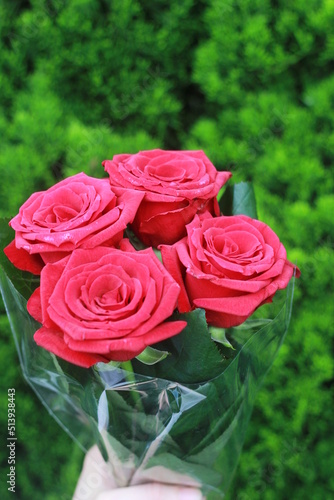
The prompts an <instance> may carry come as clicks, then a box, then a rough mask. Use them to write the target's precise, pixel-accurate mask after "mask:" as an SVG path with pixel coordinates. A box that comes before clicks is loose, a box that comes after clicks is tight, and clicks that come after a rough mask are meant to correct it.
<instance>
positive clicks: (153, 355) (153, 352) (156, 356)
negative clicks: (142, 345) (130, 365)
mask: <svg viewBox="0 0 334 500" xmlns="http://www.w3.org/2000/svg"><path fill="white" fill-rule="evenodd" d="M168 354H169V353H168V351H159V350H158V349H154V348H153V347H150V346H148V347H146V349H145V350H144V351H143V352H141V353H140V354H139V355H138V356H136V358H137V359H138V360H139V361H141V362H142V363H144V364H145V365H149V366H151V365H155V364H156V363H159V361H162V360H163V359H165V358H166V357H167V356H168Z"/></svg>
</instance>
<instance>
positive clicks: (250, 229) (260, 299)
mask: <svg viewBox="0 0 334 500" xmlns="http://www.w3.org/2000/svg"><path fill="white" fill-rule="evenodd" d="M161 252H162V259H163V263H164V265H165V266H166V268H167V269H168V271H169V272H170V273H171V275H172V276H173V277H174V279H175V280H176V281H177V282H178V283H179V285H180V287H181V293H180V297H179V301H178V308H179V310H180V311H181V312H187V311H190V310H191V309H193V308H196V307H199V308H203V309H205V311H206V318H207V321H208V323H209V324H211V325H214V326H218V327H222V328H230V327H232V326H236V325H240V324H241V323H243V322H244V321H245V320H246V319H247V318H248V317H249V316H250V315H251V314H252V313H253V312H254V311H255V309H257V308H258V307H259V306H261V305H262V304H264V303H266V302H271V300H272V298H273V296H274V295H275V293H276V291H277V290H279V289H282V288H285V287H286V286H287V284H288V282H289V280H290V279H291V277H292V275H293V273H294V269H296V274H297V276H299V274H300V273H299V269H298V268H296V266H294V265H293V264H291V262H289V261H288V260H287V256H286V250H285V248H284V246H283V245H282V243H281V242H280V240H279V239H278V236H277V235H276V234H275V233H274V231H272V229H270V227H269V226H267V225H266V224H264V223H263V222H261V221H259V220H256V219H251V218H250V217H246V216H245V215H239V216H230V217H227V216H221V217H216V218H214V217H211V216H210V215H209V214H205V215H203V216H201V217H198V216H196V217H195V218H194V220H193V221H192V222H191V223H190V224H188V226H187V236H186V237H185V238H183V239H182V240H181V241H179V242H177V243H175V245H173V246H164V245H163V246H162V247H161Z"/></svg>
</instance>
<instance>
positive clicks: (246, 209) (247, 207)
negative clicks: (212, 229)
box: [219, 182, 257, 219]
mask: <svg viewBox="0 0 334 500" xmlns="http://www.w3.org/2000/svg"><path fill="white" fill-rule="evenodd" d="M219 206H220V209H221V211H222V213H223V214H224V215H247V216H248V217H252V218H253V219H257V211H256V201H255V194H254V189H253V185H252V184H251V183H250V182H240V183H238V184H234V186H227V188H226V191H225V192H224V194H223V196H222V198H221V200H220V201H219Z"/></svg>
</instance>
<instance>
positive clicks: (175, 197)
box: [102, 149, 232, 247]
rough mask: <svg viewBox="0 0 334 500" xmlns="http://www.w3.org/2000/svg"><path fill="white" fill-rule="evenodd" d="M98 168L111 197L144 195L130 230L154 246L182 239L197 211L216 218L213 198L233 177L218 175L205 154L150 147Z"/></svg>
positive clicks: (116, 156) (217, 212)
mask: <svg viewBox="0 0 334 500" xmlns="http://www.w3.org/2000/svg"><path fill="white" fill-rule="evenodd" d="M102 164H103V165H104V168H105V170H106V171H107V172H108V174H109V176H110V184H111V186H112V187H113V190H114V191H115V193H117V194H121V193H125V192H126V191H127V190H128V189H136V190H138V191H140V192H144V193H145V198H144V199H143V201H142V203H141V204H140V207H139V210H138V211H137V214H136V217H135V219H134V221H133V224H132V228H133V230H134V232H135V233H136V234H137V236H138V237H139V239H140V240H141V241H142V242H143V243H144V244H145V245H147V246H150V245H152V246H154V247H157V246H158V245H159V244H161V243H165V244H172V243H175V242H176V241H178V240H179V239H180V238H182V237H183V236H185V235H186V228H185V227H186V225H187V224H188V223H189V222H191V220H192V219H193V218H194V216H195V215H196V214H198V213H203V212H206V211H208V212H210V213H211V214H212V215H219V213H220V212H219V207H218V202H217V198H216V197H217V194H218V191H219V190H220V188H221V187H222V186H223V185H224V184H225V183H226V182H227V181H228V179H229V178H230V177H231V175H232V174H231V172H218V171H217V170H216V168H215V167H214V166H213V164H212V163H211V161H210V160H209V159H208V158H207V156H206V155H205V154H204V153H203V151H163V150H161V149H153V150H151V151H141V152H139V153H137V154H120V155H115V156H114V157H113V159H112V160H105V161H104V162H103V163H102Z"/></svg>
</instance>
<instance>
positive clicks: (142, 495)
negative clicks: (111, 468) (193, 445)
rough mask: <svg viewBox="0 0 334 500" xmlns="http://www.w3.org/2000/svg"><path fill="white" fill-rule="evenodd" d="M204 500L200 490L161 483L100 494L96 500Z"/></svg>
mask: <svg viewBox="0 0 334 500" xmlns="http://www.w3.org/2000/svg"><path fill="white" fill-rule="evenodd" d="M157 498H158V499H159V500H204V497H203V496H202V493H201V492H200V490H197V489H195V488H185V487H184V486H166V485H165V484H161V483H149V484H141V485H139V486H130V487H129V488H117V489H116V490H109V491H104V492H103V493H100V495H98V497H97V498H96V500H157Z"/></svg>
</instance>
